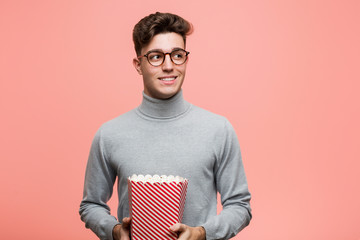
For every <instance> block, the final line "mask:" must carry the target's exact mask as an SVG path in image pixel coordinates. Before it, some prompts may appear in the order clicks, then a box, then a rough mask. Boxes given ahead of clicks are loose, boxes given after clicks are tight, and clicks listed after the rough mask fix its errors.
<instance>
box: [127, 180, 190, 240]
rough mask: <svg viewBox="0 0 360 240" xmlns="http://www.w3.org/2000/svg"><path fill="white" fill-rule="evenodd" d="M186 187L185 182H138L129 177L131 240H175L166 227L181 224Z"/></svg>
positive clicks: (186, 183)
mask: <svg viewBox="0 0 360 240" xmlns="http://www.w3.org/2000/svg"><path fill="white" fill-rule="evenodd" d="M147 176H149V175H147ZM155 176H157V175H155ZM162 177H163V176H162ZM181 179H182V178H181ZM187 185H188V180H187V179H182V180H181V181H175V180H174V181H164V180H163V179H162V180H161V181H154V180H152V181H146V180H145V181H137V180H133V177H131V178H129V179H128V190H129V205H130V216H131V218H132V222H131V239H132V240H151V239H161V240H167V239H169V240H170V239H174V240H175V239H177V234H176V233H174V232H172V231H171V230H170V229H169V228H170V226H172V225H173V224H175V223H179V222H181V219H182V216H183V212H184V206H185V198H186V191H187Z"/></svg>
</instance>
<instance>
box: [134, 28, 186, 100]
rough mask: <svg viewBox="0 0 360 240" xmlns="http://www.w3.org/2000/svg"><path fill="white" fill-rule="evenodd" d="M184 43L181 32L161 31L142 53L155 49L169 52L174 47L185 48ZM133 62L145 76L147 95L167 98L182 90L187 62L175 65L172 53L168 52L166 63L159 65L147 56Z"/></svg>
mask: <svg viewBox="0 0 360 240" xmlns="http://www.w3.org/2000/svg"><path fill="white" fill-rule="evenodd" d="M184 45H185V44H184V40H183V38H182V37H181V35H180V34H177V33H173V32H172V33H160V34H157V35H155V36H154V37H153V39H152V40H151V41H150V43H149V44H148V45H147V46H145V47H143V49H141V55H144V54H146V53H148V52H149V51H153V50H156V51H160V52H164V53H168V52H171V51H173V50H174V49H178V48H181V49H184V48H185V46H184ZM133 64H134V66H135V69H136V70H137V71H138V73H139V74H140V75H142V76H143V81H144V92H145V94H146V95H148V96H150V97H153V98H157V99H167V98H170V97H172V96H174V95H175V94H176V93H178V92H179V91H180V89H181V86H182V83H183V81H184V78H185V72H186V62H185V63H184V64H182V65H175V64H174V63H173V62H172V61H171V59H170V55H169V54H167V55H165V60H164V63H163V64H162V65H160V66H157V67H154V66H152V65H151V64H150V63H149V62H148V61H147V59H146V57H142V58H141V59H137V58H135V59H134V60H133Z"/></svg>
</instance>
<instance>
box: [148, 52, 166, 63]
mask: <svg viewBox="0 0 360 240" xmlns="http://www.w3.org/2000/svg"><path fill="white" fill-rule="evenodd" d="M148 58H149V60H150V61H159V60H162V58H163V54H162V53H158V52H152V53H149V55H148Z"/></svg>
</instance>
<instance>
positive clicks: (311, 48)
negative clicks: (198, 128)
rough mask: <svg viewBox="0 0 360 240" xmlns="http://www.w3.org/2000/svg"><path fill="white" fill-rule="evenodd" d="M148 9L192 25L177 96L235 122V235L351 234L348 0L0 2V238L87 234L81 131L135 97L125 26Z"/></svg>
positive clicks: (355, 159)
mask: <svg viewBox="0 0 360 240" xmlns="http://www.w3.org/2000/svg"><path fill="white" fill-rule="evenodd" d="M154 11H169V12H174V13H177V14H180V15H182V16H183V17H185V18H186V19H188V20H190V21H191V22H192V23H193V24H194V26H195V32H194V34H193V35H192V36H191V37H189V40H188V50H189V51H191V55H190V58H191V59H190V62H189V64H188V72H187V78H186V81H185V84H184V94H185V97H186V98H187V99H188V100H189V101H190V102H192V103H193V104H195V105H198V106H200V107H203V108H206V109H209V110H211V111H213V112H216V113H218V114H221V115H225V116H227V117H228V119H229V120H230V121H231V122H232V124H233V125H234V127H235V129H236V131H237V133H238V136H239V140H240V144H241V147H242V152H243V157H244V164H245V168H246V172H247V175H248V181H249V187H250V190H251V192H252V195H253V200H252V208H253V215H254V217H253V221H252V222H251V224H250V226H249V227H248V228H246V229H245V230H244V231H243V232H241V233H240V234H239V235H238V236H237V238H236V239H249V240H250V239H252V240H264V239H274V240H275V239H276V240H289V239H291V240H303V239H310V240H311V239H327V240H338V239H348V240H359V239H360V230H359V229H360V228H359V222H360V207H359V203H360V191H359V180H360V179H359V172H360V171H359V169H360V163H359V160H360V150H359V149H360V146H359V142H360V139H359V138H360V137H359V136H360V127H359V122H360V111H359V110H360V109H359V108H360V107H359V103H360V97H359V90H360V89H359V87H360V84H359V82H360V71H359V69H360V60H359V56H360V47H359V42H360V31H359V23H360V17H359V16H360V14H359V12H360V4H359V1H355V0H354V1H340V0H339V1H325V0H324V1H320V0H319V1H310V0H309V1H285V0H283V1H280V0H277V1H264V0H258V1H256V0H255V1H235V0H233V1H212V2H209V1H194V0H185V1H181V2H177V3H175V2H174V1H131V2H130V1H127V2H125V1H69V0H68V1H35V0H34V1H1V2H0V35H1V36H0V92H1V93H0V106H1V120H0V121H1V124H0V130H1V135H0V146H1V151H0V158H1V162H2V166H1V169H0V182H1V183H0V184H1V188H0V189H1V198H0V208H1V218H0V219H1V220H0V221H1V222H0V225H1V231H0V239H40V240H41V239H54V240H60V239H61V240H62V239H77V240H80V239H84V240H85V239H96V237H95V235H93V234H92V233H91V232H90V231H89V230H86V229H85V228H84V225H83V223H82V222H81V221H80V219H79V215H78V213H77V211H78V206H79V203H80V200H81V197H82V185H83V178H84V171H85V165H86V161H87V155H88V152H89V147H90V143H91V141H92V138H93V135H94V133H95V131H96V130H97V128H98V127H99V126H100V124H102V123H103V122H105V121H107V120H109V119H111V118H113V117H116V116H117V115H119V114H121V113H124V112H126V111H128V110H130V109H132V108H134V107H136V106H137V105H138V104H139V103H140V101H141V91H142V82H141V78H139V76H138V75H137V73H136V72H135V70H134V69H133V67H132V64H131V59H132V58H133V57H134V50H133V45H132V42H131V31H132V28H133V25H134V24H135V23H136V22H137V21H138V20H139V19H140V18H141V17H143V16H145V15H147V14H149V13H152V12H154ZM115 205H116V200H112V201H111V206H112V207H115Z"/></svg>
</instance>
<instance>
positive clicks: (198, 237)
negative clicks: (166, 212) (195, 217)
mask: <svg viewBox="0 0 360 240" xmlns="http://www.w3.org/2000/svg"><path fill="white" fill-rule="evenodd" d="M170 230H171V231H173V232H177V233H178V234H179V238H178V240H205V239H206V233H205V229H204V228H203V227H189V226H187V225H185V224H182V223H176V224H174V225H172V226H171V227H170Z"/></svg>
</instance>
